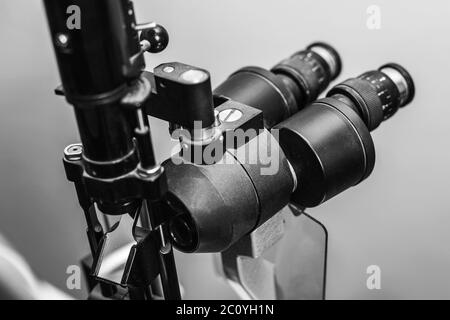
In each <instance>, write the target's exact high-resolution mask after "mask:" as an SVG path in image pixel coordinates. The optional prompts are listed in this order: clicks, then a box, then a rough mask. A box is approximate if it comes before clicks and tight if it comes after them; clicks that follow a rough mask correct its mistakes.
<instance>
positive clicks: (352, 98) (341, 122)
mask: <svg viewBox="0 0 450 320" xmlns="http://www.w3.org/2000/svg"><path fill="white" fill-rule="evenodd" d="M413 97H414V83H413V81H412V78H411V76H410V75H409V73H408V72H407V71H406V70H405V69H404V68H402V67H401V66H399V65H397V64H387V65H384V66H383V67H381V68H380V69H378V70H377V71H370V72H366V73H364V74H363V75H361V76H359V77H357V78H353V79H349V80H347V81H344V82H343V83H341V84H338V85H337V86H336V87H334V88H333V89H331V90H330V92H329V93H328V98H325V99H321V100H318V101H316V102H314V103H312V104H311V105H309V106H308V107H306V108H305V109H303V110H301V111H300V112H298V113H297V114H295V115H294V116H292V117H290V118H289V119H287V120H285V121H284V122H282V123H280V124H278V125H277V126H276V127H275V128H274V129H273V130H278V131H279V132H278V134H279V141H280V145H281V147H282V149H283V151H284V153H285V154H286V157H287V158H288V160H289V162H290V164H291V165H292V167H293V168H294V171H295V174H296V176H297V181H298V187H297V189H296V190H295V192H294V193H293V195H292V198H291V200H292V201H293V202H295V203H297V204H299V205H301V206H304V207H314V206H317V205H319V204H321V203H322V202H324V201H326V200H328V199H330V198H332V197H334V196H335V195H337V194H339V193H341V192H342V191H344V190H346V189H348V188H350V187H352V186H354V185H356V184H358V183H360V182H361V181H362V180H364V179H365V178H367V177H368V176H369V175H370V173H371V172H372V170H373V167H374V165H375V149H374V146H373V141H372V138H371V136H370V131H371V130H374V129H375V128H377V127H378V126H379V124H380V123H381V122H382V121H384V120H386V119H388V118H390V117H391V116H392V115H393V114H394V113H395V112H396V111H397V110H398V109H399V108H400V107H402V106H405V105H406V104H408V103H409V102H411V101H412V99H413ZM273 130H272V131H273Z"/></svg>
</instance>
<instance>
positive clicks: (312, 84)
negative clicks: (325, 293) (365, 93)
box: [214, 42, 342, 128]
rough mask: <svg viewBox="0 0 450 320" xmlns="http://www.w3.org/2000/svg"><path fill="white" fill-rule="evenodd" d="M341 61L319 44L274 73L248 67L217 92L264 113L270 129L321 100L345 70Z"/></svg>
mask: <svg viewBox="0 0 450 320" xmlns="http://www.w3.org/2000/svg"><path fill="white" fill-rule="evenodd" d="M341 66H342V63H341V59H340V57H339V55H338V53H337V52H336V50H335V49H333V48H332V47H331V46H329V45H327V44H325V43H321V42H317V43H313V44H311V45H310V46H308V47H307V48H306V49H305V50H302V51H299V52H297V53H295V54H294V55H292V56H291V57H289V58H287V59H284V60H283V61H281V62H280V63H278V64H277V65H276V66H274V67H273V68H272V69H271V70H270V71H268V70H266V69H263V68H260V67H245V68H242V69H240V70H238V71H236V72H235V73H233V74H232V75H231V76H230V77H229V78H228V79H227V80H226V81H225V82H223V83H222V84H221V85H220V86H219V87H217V89H216V90H215V91H214V94H215V95H219V96H224V97H227V98H229V99H232V100H234V101H237V102H240V103H243V104H246V105H248V106H251V107H254V108H257V109H260V110H262V111H263V112H264V121H265V125H266V127H267V128H271V127H273V126H274V125H276V124H277V123H279V122H281V121H283V120H284V119H286V118H288V117H290V116H291V115H293V114H294V113H296V112H298V111H299V110H301V109H302V108H304V107H305V106H306V105H307V104H308V103H310V102H312V101H314V100H315V99H317V97H318V96H319V94H320V93H322V92H323V91H324V90H325V89H326V88H327V86H328V85H329V83H330V82H331V81H332V80H333V79H335V78H336V77H337V76H338V75H339V73H340V71H341Z"/></svg>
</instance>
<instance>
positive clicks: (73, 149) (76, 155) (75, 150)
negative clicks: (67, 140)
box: [64, 143, 83, 161]
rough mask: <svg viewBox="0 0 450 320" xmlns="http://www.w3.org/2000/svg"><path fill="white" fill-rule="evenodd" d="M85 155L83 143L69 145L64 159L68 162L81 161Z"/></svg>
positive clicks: (65, 150)
mask: <svg viewBox="0 0 450 320" xmlns="http://www.w3.org/2000/svg"><path fill="white" fill-rule="evenodd" d="M82 154H83V145H82V144H81V143H74V144H69V145H68V146H67V147H66V148H65V149H64V159H66V160H68V161H76V160H81V155H82Z"/></svg>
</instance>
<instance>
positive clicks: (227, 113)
mask: <svg viewBox="0 0 450 320" xmlns="http://www.w3.org/2000/svg"><path fill="white" fill-rule="evenodd" d="M240 118H242V112H241V111H239V110H238V109H233V108H230V109H225V110H222V111H220V113H219V120H220V122H222V123H223V122H235V121H238V120H239V119H240Z"/></svg>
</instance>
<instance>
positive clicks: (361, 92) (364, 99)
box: [327, 63, 414, 131]
mask: <svg viewBox="0 0 450 320" xmlns="http://www.w3.org/2000/svg"><path fill="white" fill-rule="evenodd" d="M327 96H328V97H334V98H335V99H338V100H342V101H345V103H346V104H348V105H349V106H350V107H351V108H352V109H354V110H355V111H356V112H357V113H358V114H359V115H360V116H361V118H362V119H363V120H364V122H365V123H366V125H367V127H368V128H369V130H370V131H372V130H374V129H376V128H377V127H378V126H379V125H380V124H381V122H383V121H385V120H387V119H389V118H390V117H392V116H393V115H394V114H395V113H396V112H397V111H398V109H399V108H401V107H403V106H405V105H407V104H408V103H409V102H411V101H412V99H413V98H414V82H413V80H412V78H411V76H410V74H409V73H408V72H407V71H406V70H405V69H404V68H403V67H401V66H400V65H398V64H395V63H389V64H386V65H384V66H382V67H380V68H379V69H378V70H376V71H369V72H366V73H364V74H362V75H360V76H359V77H357V78H353V79H348V80H346V81H344V82H343V83H341V84H338V85H337V86H335V87H334V88H333V89H331V90H330V92H329V93H328V94H327Z"/></svg>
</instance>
